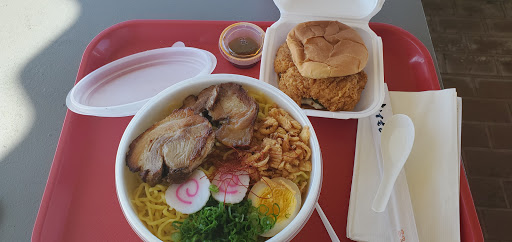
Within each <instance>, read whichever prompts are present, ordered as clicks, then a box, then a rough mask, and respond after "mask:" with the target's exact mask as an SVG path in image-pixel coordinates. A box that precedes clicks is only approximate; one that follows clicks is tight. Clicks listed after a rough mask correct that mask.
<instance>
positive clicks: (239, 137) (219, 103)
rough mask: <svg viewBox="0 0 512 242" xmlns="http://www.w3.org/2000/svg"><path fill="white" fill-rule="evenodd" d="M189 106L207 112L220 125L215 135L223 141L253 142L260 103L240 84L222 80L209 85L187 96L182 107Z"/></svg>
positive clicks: (230, 144)
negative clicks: (196, 93)
mask: <svg viewBox="0 0 512 242" xmlns="http://www.w3.org/2000/svg"><path fill="white" fill-rule="evenodd" d="M194 100H196V101H195V103H194ZM187 107H189V108H192V109H193V110H194V112H195V113H196V114H203V113H204V114H205V115H207V116H209V117H211V121H212V122H213V123H215V126H217V130H216V132H215V136H216V138H217V140H218V141H220V142H221V143H223V144H224V145H226V146H231V147H239V146H245V145H249V143H250V142H251V138H252V133H253V128H254V123H255V121H256V118H257V116H258V104H257V103H256V102H255V101H254V99H253V98H251V97H250V96H249V95H248V94H247V91H246V90H245V89H243V88H242V86H241V85H239V84H235V83H222V84H218V85H213V86H210V87H208V88H206V89H204V90H203V91H201V92H200V93H199V95H198V96H197V97H194V96H189V97H187V98H186V99H185V100H184V102H183V106H182V108H187ZM205 111H206V112H205Z"/></svg>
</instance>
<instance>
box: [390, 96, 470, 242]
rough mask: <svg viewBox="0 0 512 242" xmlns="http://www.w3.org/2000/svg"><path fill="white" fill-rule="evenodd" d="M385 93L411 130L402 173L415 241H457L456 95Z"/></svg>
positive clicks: (458, 223) (458, 147)
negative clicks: (410, 123) (410, 144)
mask: <svg viewBox="0 0 512 242" xmlns="http://www.w3.org/2000/svg"><path fill="white" fill-rule="evenodd" d="M390 97H391V106H392V107H393V112H394V113H395V114H397V113H402V114H406V115H408V116H409V117H410V118H411V119H412V121H413V123H414V126H415V129H416V135H415V140H414V146H413V148H412V151H411V154H410V156H409V159H408V160H407V162H406V163H405V173H406V176H407V183H408V185H409V192H410V195H411V202H412V205H413V208H414V217H415V220H416V225H417V229H418V236H419V238H420V240H421V241H438V242H443V241H449V242H453V241H460V215H459V172H460V171H459V169H460V163H459V162H460V158H459V149H460V146H459V141H458V140H459V133H460V131H459V130H460V127H458V126H459V125H458V124H459V123H460V122H459V121H458V120H457V119H458V116H459V115H458V113H457V107H458V104H457V93H456V91H455V89H445V90H441V91H426V92H390ZM459 111H460V110H459Z"/></svg>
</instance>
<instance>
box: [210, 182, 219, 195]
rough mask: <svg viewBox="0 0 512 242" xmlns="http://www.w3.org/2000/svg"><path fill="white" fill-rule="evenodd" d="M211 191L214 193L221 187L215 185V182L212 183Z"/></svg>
mask: <svg viewBox="0 0 512 242" xmlns="http://www.w3.org/2000/svg"><path fill="white" fill-rule="evenodd" d="M209 189H210V191H211V192H213V193H217V192H219V187H217V186H215V185H214V184H211V185H210V187H209Z"/></svg>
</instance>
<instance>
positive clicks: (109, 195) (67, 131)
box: [32, 20, 483, 241]
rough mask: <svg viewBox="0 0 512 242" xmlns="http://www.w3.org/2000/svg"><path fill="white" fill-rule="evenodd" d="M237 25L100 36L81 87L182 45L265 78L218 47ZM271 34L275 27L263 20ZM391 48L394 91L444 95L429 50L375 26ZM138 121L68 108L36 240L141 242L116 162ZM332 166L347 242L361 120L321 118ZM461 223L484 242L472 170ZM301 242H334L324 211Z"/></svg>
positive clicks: (328, 178)
mask: <svg viewBox="0 0 512 242" xmlns="http://www.w3.org/2000/svg"><path fill="white" fill-rule="evenodd" d="M232 23H233V22H226V21H176V20H134V21H128V22H123V23H120V24H117V25H115V26H112V27H110V28H108V29H106V30H104V31H103V32H101V33H100V34H99V35H98V36H96V38H94V39H93V40H92V41H91V43H90V44H89V46H88V47H87V49H86V50H85V53H84V55H83V58H82V62H81V64H80V69H79V70H78V75H77V79H76V80H77V82H78V80H80V79H81V78H82V77H84V76H85V75H86V74H88V73H90V72H91V71H93V70H95V69H97V68H98V67H100V66H103V65H105V64H107V63H109V62H111V61H114V60H116V59H119V58H121V57H124V56H127V55H130V54H134V53H137V52H140V51H145V50H150V49H155V48H161V47H168V46H171V45H172V44H173V43H174V42H176V41H183V42H185V44H186V45H187V46H192V47H197V48H201V49H205V50H208V51H210V52H212V53H213V54H214V55H216V57H217V59H218V65H217V68H216V69H215V71H214V73H233V74H242V75H247V76H252V77H255V78H258V75H259V65H258V66H255V67H253V68H251V69H246V70H242V69H237V68H235V67H233V66H232V65H230V64H229V63H228V62H227V61H225V60H224V59H223V58H222V57H221V55H220V53H219V50H218V47H217V41H218V37H219V35H220V33H221V32H222V30H223V29H224V28H225V27H226V26H228V25H230V24H232ZM256 24H258V25H260V26H261V27H262V28H263V29H266V28H267V27H268V26H270V25H271V24H272V23H271V22H256ZM370 26H371V28H372V29H373V30H374V31H375V32H376V33H377V35H379V36H381V37H382V40H383V42H384V63H385V64H384V68H385V81H386V82H387V83H388V86H389V89H390V90H394V91H423V90H437V89H439V82H438V79H437V76H436V72H435V69H434V65H433V62H432V59H431V57H430V54H429V52H428V51H427V49H426V48H425V47H424V46H423V44H422V43H421V42H420V41H419V40H418V39H416V38H415V37H414V36H412V35H411V34H410V33H408V32H406V31H404V30H402V29H400V28H398V27H394V26H391V25H387V24H379V23H371V24H370ZM130 119H131V117H124V118H99V117H90V116H83V115H78V114H75V113H73V112H71V111H69V110H68V112H67V114H66V118H65V121H64V125H63V128H62V133H61V136H60V139H59V143H58V146H57V150H56V153H55V157H54V160H53V164H52V167H51V171H50V175H49V178H48V183H47V184H46V189H45V192H44V195H43V198H42V201H41V206H40V208H39V213H38V215H37V219H36V222H35V225H34V230H33V233H32V240H33V241H140V239H139V238H138V237H137V235H136V234H135V233H134V232H133V231H132V229H131V228H130V226H129V225H128V223H127V221H126V220H125V218H124V216H123V213H122V212H121V208H120V207H119V203H118V201H117V196H116V191H115V184H114V163H115V156H116V151H117V146H118V144H119V141H120V139H121V136H122V134H123V131H124V130H125V128H126V126H127V125H128V122H129V121H130ZM310 119H311V122H312V123H313V126H314V128H315V131H316V132H317V134H318V139H319V141H320V145H321V149H322V156H323V160H324V171H323V172H324V173H323V174H324V178H323V187H322V192H321V195H320V201H319V202H320V205H321V206H322V208H323V210H324V212H325V213H326V214H327V216H328V217H329V220H330V221H331V223H332V225H333V227H334V229H335V230H336V232H337V234H338V236H339V237H340V239H341V240H342V241H349V240H348V239H347V238H346V223H347V211H348V203H349V196H350V186H351V181H352V169H353V161H354V151H355V139H356V128H357V120H336V119H326V118H313V117H311V118H310ZM460 181H461V196H460V222H461V231H460V232H461V238H462V241H483V237H482V231H481V229H480V224H479V222H478V218H477V215H476V212H475V207H474V205H473V200H472V197H471V193H470V191H469V187H468V183H467V180H466V176H465V174H464V172H462V173H461V177H460ZM294 240H295V241H313V240H317V241H328V240H329V236H328V234H327V232H326V230H325V229H324V227H323V224H322V222H321V220H320V218H319V216H318V214H317V213H316V212H314V213H313V215H312V216H311V218H310V220H309V221H308V222H307V224H306V225H305V227H304V229H302V231H301V232H300V233H299V234H298V235H297V237H295V239H294Z"/></svg>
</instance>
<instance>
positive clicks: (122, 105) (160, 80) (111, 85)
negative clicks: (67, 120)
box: [66, 42, 217, 117]
mask: <svg viewBox="0 0 512 242" xmlns="http://www.w3.org/2000/svg"><path fill="white" fill-rule="evenodd" d="M216 65H217V59H216V58H215V56H214V55H213V54H212V53H210V52H208V51H206V50H202V49H197V48H192V47H185V45H184V44H183V42H176V43H175V44H174V45H173V47H167V48H160V49H154V50H148V51H144V52H140V53H136V54H133V55H130V56H126V57H123V58H121V59H118V60H115V61H113V62H111V63H108V64H106V65H104V66H102V67H100V68H98V69H96V70H94V71H93V72H91V73H89V74H88V75H87V76H85V77H84V78H82V79H81V80H80V81H79V82H78V83H77V84H76V85H75V86H74V87H73V88H72V89H71V91H69V93H68V96H67V98H66V105H67V106H68V108H69V109H70V110H71V111H73V112H75V113H78V114H83V115H91V116H99V117H123V116H131V115H134V114H135V113H136V112H137V111H138V110H139V109H140V108H141V107H142V106H144V104H145V103H146V102H147V101H148V100H149V99H150V98H152V97H153V96H155V95H156V94H157V93H159V92H160V91H162V90H164V89H165V88H167V87H169V86H171V85H173V84H176V83H178V82H180V81H183V80H186V79H189V78H192V77H195V76H199V75H208V74H211V73H212V72H213V70H214V69H215V66H216Z"/></svg>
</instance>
